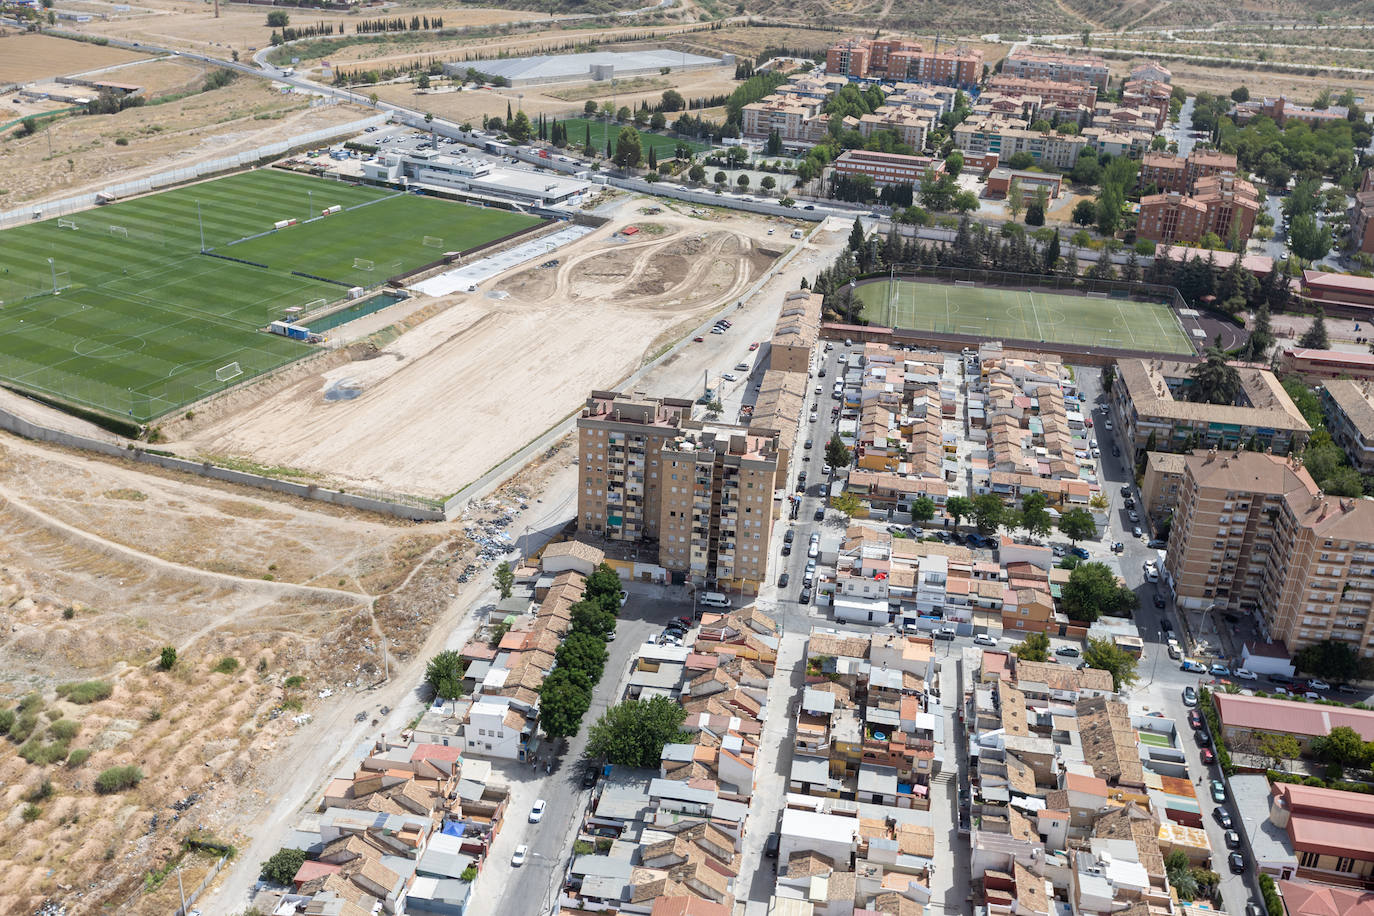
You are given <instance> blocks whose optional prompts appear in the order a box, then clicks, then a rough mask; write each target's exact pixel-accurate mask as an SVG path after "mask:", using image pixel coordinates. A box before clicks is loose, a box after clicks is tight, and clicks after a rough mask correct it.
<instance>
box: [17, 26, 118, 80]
mask: <svg viewBox="0 0 1374 916" xmlns="http://www.w3.org/2000/svg"><path fill="white" fill-rule="evenodd" d="M142 58H143V55H142V54H139V53H137V52H135V51H125V50H124V49H122V48H110V47H102V46H100V45H92V44H86V43H84V42H80V41H68V40H66V39H64V38H51V37H49V36H47V35H25V34H15V33H10V34H3V30H0V83H27V82H31V81H33V80H41V79H48V78H50V77H54V76H66V75H67V74H69V73H79V72H81V71H83V70H94V69H95V68H96V67H108V66H110V65H111V64H122V63H124V62H125V61H130V60H140V59H142Z"/></svg>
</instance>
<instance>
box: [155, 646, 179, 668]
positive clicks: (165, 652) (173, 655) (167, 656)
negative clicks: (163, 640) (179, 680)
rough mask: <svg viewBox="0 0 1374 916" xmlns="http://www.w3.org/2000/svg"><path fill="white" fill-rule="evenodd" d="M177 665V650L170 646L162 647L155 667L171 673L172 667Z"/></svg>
mask: <svg viewBox="0 0 1374 916" xmlns="http://www.w3.org/2000/svg"><path fill="white" fill-rule="evenodd" d="M176 663H177V650H176V649H174V648H172V647H171V646H163V647H162V653H161V654H160V655H159V656H158V659H157V666H158V667H159V668H161V669H162V670H163V671H171V670H172V666H173V665H175V664H176Z"/></svg>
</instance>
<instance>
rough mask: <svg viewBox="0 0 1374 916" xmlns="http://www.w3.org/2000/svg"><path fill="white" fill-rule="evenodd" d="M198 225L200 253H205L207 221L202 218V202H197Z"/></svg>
mask: <svg viewBox="0 0 1374 916" xmlns="http://www.w3.org/2000/svg"><path fill="white" fill-rule="evenodd" d="M196 223H197V224H198V225H199V226H200V251H201V254H204V253H205V221H204V220H202V219H201V218H200V201H196Z"/></svg>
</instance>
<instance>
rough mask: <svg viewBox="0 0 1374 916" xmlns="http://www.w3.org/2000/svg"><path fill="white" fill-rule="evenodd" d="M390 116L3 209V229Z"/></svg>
mask: <svg viewBox="0 0 1374 916" xmlns="http://www.w3.org/2000/svg"><path fill="white" fill-rule="evenodd" d="M387 118H388V116H387V115H384V114H383V115H373V116H372V117H370V118H363V119H362V120H359V121H350V122H348V123H347V124H337V125H335V126H334V127H326V128H322V129H321V130H314V131H310V132H309V133H304V134H297V135H296V136H294V137H288V138H287V139H285V140H280V141H278V142H276V143H269V144H267V145H266V146H259V147H257V148H255V149H250V150H244V151H243V152H241V153H235V154H234V155H232V156H222V157H220V158H218V159H211V160H209V161H207V162H199V163H196V164H195V165H189V166H186V167H185V168H180V169H172V170H171V171H167V172H161V173H159V174H157V175H150V176H148V177H147V178H137V179H134V180H133V181H125V182H121V183H120V184H114V185H110V186H109V187H107V188H102V189H101V190H100V191H98V192H92V193H89V194H78V195H76V196H75V197H65V198H62V199H61V200H46V201H38V202H35V203H31V204H26V205H24V206H22V207H16V208H15V209H13V210H4V211H0V229H8V228H10V227H11V226H19V225H22V224H24V223H31V222H33V221H34V220H39V219H51V218H52V217H54V216H66V215H67V214H69V213H76V212H78V211H81V210H89V209H91V208H92V207H94V206H95V205H96V203H97V199H98V198H99V199H104V200H120V199H122V198H125V197H132V196H134V195H137V194H146V193H148V192H149V191H157V190H160V189H162V188H167V187H171V186H174V185H178V184H185V183H186V182H188V181H194V180H195V179H197V178H203V177H205V176H206V175H217V174H220V173H221V172H231V171H234V170H236V169H242V168H246V167H247V166H250V165H253V164H254V163H257V162H261V161H263V160H266V159H276V158H278V157H280V156H285V155H286V154H287V153H289V152H291V151H292V150H296V149H300V148H302V147H306V146H311V145H313V144H316V143H320V142H323V141H327V140H334V139H336V138H338V137H342V136H347V135H349V134H356V133H360V132H362V131H364V130H366V129H367V128H369V127H374V126H379V125H382V124H385V123H386V122H387Z"/></svg>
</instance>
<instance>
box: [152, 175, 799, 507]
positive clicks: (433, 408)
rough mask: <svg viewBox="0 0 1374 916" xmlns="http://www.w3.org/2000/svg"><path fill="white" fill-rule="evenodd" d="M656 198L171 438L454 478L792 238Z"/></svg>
mask: <svg viewBox="0 0 1374 916" xmlns="http://www.w3.org/2000/svg"><path fill="white" fill-rule="evenodd" d="M643 206H645V204H644V202H643V201H631V202H629V203H627V204H626V205H625V206H624V207H622V208H621V210H620V215H619V217H618V218H617V219H616V220H614V221H613V222H612V223H611V224H610V225H608V226H605V227H602V228H601V229H599V230H597V232H595V233H594V234H592V235H590V236H587V237H586V238H584V239H582V240H579V241H578V242H576V243H574V244H573V245H571V246H569V247H568V248H566V249H564V250H562V251H559V252H555V253H554V255H555V256H556V257H558V258H559V259H560V261H561V263H560V265H559V266H558V267H557V268H555V269H541V268H538V267H533V266H531V267H526V268H518V269H516V271H514V275H511V274H507V275H504V276H501V277H497V278H495V279H493V280H491V281H488V282H487V283H486V284H484V286H483V287H482V288H481V289H480V290H479V291H478V292H476V293H472V294H459V295H457V296H455V297H453V299H454V301H453V304H452V305H451V306H450V307H448V308H447V309H446V310H444V311H442V312H441V313H440V314H438V315H437V316H435V317H433V318H431V319H429V320H428V321H425V322H424V323H422V324H420V325H419V326H417V327H415V328H414V329H412V330H410V331H408V332H406V333H405V334H403V335H402V336H401V337H399V338H398V339H396V340H395V341H394V342H392V343H390V344H388V345H387V346H386V347H385V348H384V349H383V350H382V351H381V352H379V353H376V354H375V355H373V356H372V358H370V359H361V360H357V361H354V362H352V363H350V364H348V365H344V366H339V367H336V368H333V369H329V370H327V371H325V372H324V373H322V374H320V373H316V374H313V375H311V376H309V377H307V378H305V379H303V380H301V381H299V382H297V383H296V384H294V385H291V386H290V387H287V388H284V389H283V390H280V391H278V392H276V393H274V394H271V395H269V396H266V397H264V398H263V399H262V400H261V401H259V402H258V403H256V404H254V405H252V406H251V407H248V408H246V409H244V410H242V411H241V412H239V413H237V414H233V415H230V416H228V417H225V418H222V419H219V420H212V421H210V425H207V426H205V427H204V428H201V429H198V430H195V431H194V432H192V433H189V434H186V435H184V437H182V438H181V439H180V441H176V438H177V436H178V434H177V432H176V428H175V427H173V428H172V431H171V433H170V435H172V436H173V438H174V441H173V443H172V445H171V448H172V449H173V450H175V451H178V452H181V453H183V454H202V455H205V454H208V455H238V456H245V457H247V458H249V459H250V460H252V461H254V462H257V463H260V464H271V465H284V466H288V467H294V468H300V469H303V470H307V471H311V472H315V473H318V474H321V475H324V476H326V477H328V478H332V479H334V480H336V481H339V482H340V483H342V484H343V485H345V486H347V485H353V486H357V485H362V486H365V487H374V488H379V489H383V490H387V491H391V492H403V493H413V494H417V495H425V496H445V495H448V494H451V493H454V492H456V491H457V490H459V489H461V488H462V487H463V486H464V485H466V484H468V483H469V482H471V481H473V480H475V479H477V478H478V477H480V476H481V475H482V474H484V473H485V472H486V471H488V470H489V469H491V468H492V467H493V466H495V465H497V464H499V463H500V462H501V461H503V460H504V459H505V458H507V457H508V456H509V455H511V454H513V453H514V452H516V451H518V450H519V449H520V448H521V447H523V446H524V445H525V444H526V443H527V442H529V441H530V440H531V439H532V438H534V437H535V436H537V435H538V434H539V433H540V432H542V431H543V430H545V429H547V428H549V427H550V426H552V425H554V424H555V423H557V422H558V421H559V420H561V419H562V418H564V417H566V416H567V415H568V414H569V413H570V412H571V411H573V410H574V409H576V407H577V406H578V404H580V403H581V402H582V401H583V399H584V398H585V397H586V395H587V392H588V391H590V390H592V389H593V388H608V387H613V386H615V385H616V384H618V383H619V382H620V381H621V380H622V379H624V378H625V377H626V376H627V375H629V374H630V373H631V372H633V371H634V370H636V369H637V368H639V366H641V365H642V364H643V363H644V361H645V359H646V358H647V357H648V356H650V355H652V354H651V352H650V347H653V346H658V345H661V342H663V341H666V338H665V336H664V335H665V334H666V333H667V332H669V331H670V330H673V329H677V330H678V332H679V333H680V332H681V330H682V329H684V328H685V326H686V324H687V323H688V322H695V321H697V320H700V318H701V317H703V316H704V315H706V314H707V313H708V312H710V311H712V310H713V309H715V308H717V307H719V306H720V305H721V304H723V303H725V302H728V301H729V300H731V299H733V298H736V297H738V296H739V295H741V294H742V293H743V292H744V291H745V290H746V289H747V288H748V286H749V285H750V284H751V283H752V282H753V281H754V280H755V279H756V278H757V277H758V276H759V275H760V274H761V273H762V272H763V271H764V270H765V269H766V268H767V265H768V264H769V263H771V261H772V260H773V256H771V255H769V254H766V253H764V252H762V251H760V250H759V249H760V247H765V248H768V249H769V250H771V251H773V252H775V253H781V252H782V251H784V250H786V247H787V246H786V243H785V242H783V241H782V240H780V239H778V238H777V237H776V236H775V237H774V238H768V236H767V234H766V233H767V228H768V226H769V222H768V221H766V220H763V219H746V218H740V217H728V218H723V219H718V220H705V219H695V218H693V217H690V216H681V215H677V214H673V213H671V212H668V211H665V212H664V213H662V214H659V215H654V216H640V215H639V214H638V213H637V209H638V208H640V207H643ZM632 222H633V223H634V224H635V225H639V226H641V227H642V228H643V230H644V231H643V232H642V233H641V234H640V235H639V236H638V237H637V240H636V241H631V242H625V241H615V240H614V239H613V238H612V233H613V232H614V231H615V230H616V229H618V228H620V227H623V226H625V225H627V224H629V223H632ZM772 225H774V226H776V225H778V224H777V223H773V224H772ZM492 291H501V292H505V293H507V294H508V295H509V298H505V299H497V298H492V297H490V296H489V295H488V293H490V292H492ZM656 342H658V343H656ZM342 379H352V380H353V381H354V382H356V383H357V384H358V385H360V386H361V387H362V389H363V390H362V394H361V395H360V396H359V397H357V398H356V399H355V400H351V401H334V402H327V401H326V400H325V399H324V392H325V389H326V388H327V387H328V386H330V385H331V384H333V383H335V382H337V381H339V380H342ZM195 422H196V423H197V424H199V422H200V421H199V419H198V420H197V421H195Z"/></svg>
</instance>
